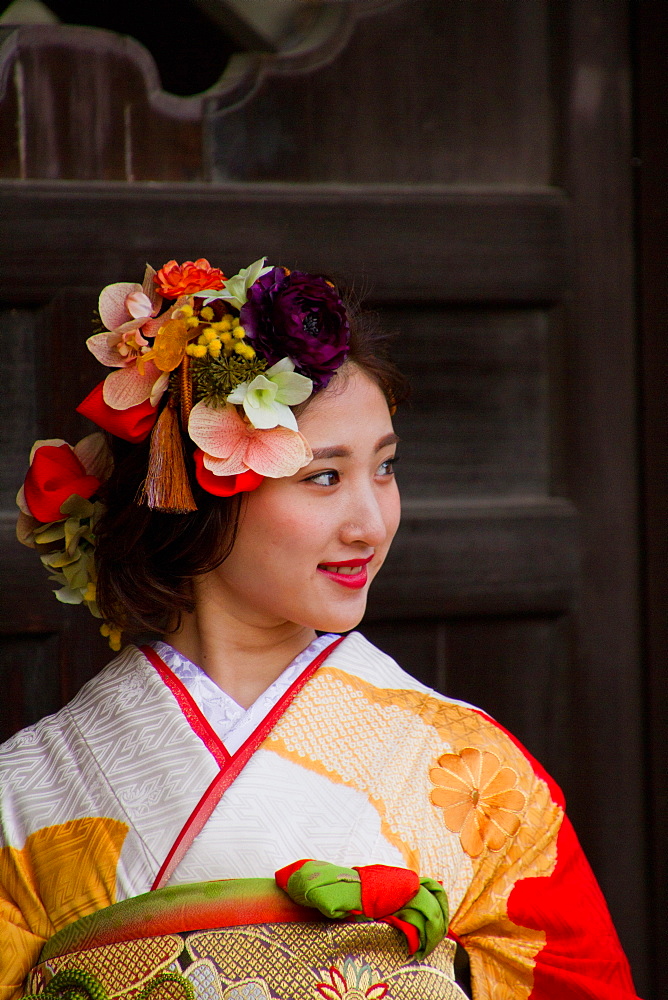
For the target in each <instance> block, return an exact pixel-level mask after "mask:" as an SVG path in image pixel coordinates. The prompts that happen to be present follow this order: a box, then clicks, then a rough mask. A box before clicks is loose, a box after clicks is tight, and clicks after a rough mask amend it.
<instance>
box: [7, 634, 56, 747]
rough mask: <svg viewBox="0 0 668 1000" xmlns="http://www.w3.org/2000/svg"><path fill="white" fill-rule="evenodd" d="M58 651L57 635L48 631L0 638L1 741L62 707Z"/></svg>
mask: <svg viewBox="0 0 668 1000" xmlns="http://www.w3.org/2000/svg"><path fill="white" fill-rule="evenodd" d="M57 653H58V639H57V637H56V636H55V635H49V634H48V633H47V634H35V633H33V634H29V635H24V634H18V635H12V636H10V637H7V636H4V637H2V638H1V640H0V690H2V698H1V699H0V706H1V707H0V742H2V741H3V740H6V739H8V737H10V736H11V735H12V734H13V733H15V732H16V730H17V729H21V728H23V726H26V725H30V724H31V723H33V722H37V720H38V719H41V718H42V716H44V715H50V714H51V713H52V712H55V711H57V710H58V709H59V708H60V705H61V692H60V688H59V683H58V673H57V671H56V670H54V669H53V666H54V660H55V659H56V657H57Z"/></svg>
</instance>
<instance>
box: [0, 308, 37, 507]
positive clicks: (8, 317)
mask: <svg viewBox="0 0 668 1000" xmlns="http://www.w3.org/2000/svg"><path fill="white" fill-rule="evenodd" d="M35 321H36V316H35V313H34V311H32V310H29V309H5V310H2V311H0V338H1V339H2V351H0V385H2V392H0V456H1V458H0V512H2V511H3V510H15V509H16V508H15V507H14V498H15V497H16V491H17V489H18V486H19V484H20V482H21V481H22V479H23V475H24V474H25V470H26V469H27V468H28V456H29V454H30V448H31V447H32V443H33V441H34V440H35V438H36V437H37V426H36V400H35V395H36V385H35V355H36V344H35Z"/></svg>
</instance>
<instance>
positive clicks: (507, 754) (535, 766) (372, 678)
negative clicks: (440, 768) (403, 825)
mask: <svg viewBox="0 0 668 1000" xmlns="http://www.w3.org/2000/svg"><path fill="white" fill-rule="evenodd" d="M325 668H326V671H327V670H329V671H333V672H336V673H339V672H340V673H341V674H342V673H345V674H347V675H348V677H349V679H350V680H349V683H350V685H351V686H352V687H355V688H356V689H357V690H359V691H360V692H361V693H363V694H364V696H365V700H367V701H368V702H369V704H376V705H378V706H379V707H380V706H387V707H390V706H391V707H392V709H393V714H395V713H396V711H400V712H402V714H409V715H410V716H412V718H413V727H412V732H413V733H414V735H415V736H416V737H417V735H418V733H419V732H422V733H423V734H424V736H425V737H427V738H428V742H429V743H430V744H431V745H432V746H438V747H440V748H441V753H443V754H450V755H453V754H454V755H458V756H461V757H462V761H461V763H460V764H458V766H459V767H460V769H463V770H464V771H467V768H468V766H469V765H470V766H476V765H479V766H482V765H483V764H485V769H490V768H491V769H494V765H495V762H496V763H498V767H503V766H507V765H510V766H511V767H512V768H513V769H514V770H515V771H516V772H518V773H523V774H524V775H525V780H529V781H531V782H533V781H535V780H538V781H539V782H540V783H541V784H544V785H546V786H547V787H548V788H549V791H550V797H551V798H552V799H553V800H554V801H555V802H558V803H560V804H563V796H562V792H561V790H560V788H559V787H558V785H557V784H556V783H555V782H554V780H553V779H552V778H551V777H550V775H549V774H548V773H547V772H546V771H545V770H544V768H543V767H542V766H541V765H540V763H539V762H538V761H537V760H536V759H535V758H534V757H533V756H532V755H531V754H530V753H529V751H528V750H527V749H526V748H525V747H524V746H523V745H522V743H521V742H520V741H519V740H518V739H517V738H516V737H515V736H514V735H513V734H512V733H510V732H508V731H507V730H506V729H505V728H504V727H503V726H502V725H501V724H500V723H498V722H497V721H496V720H495V719H493V718H492V717H491V716H490V715H488V714H487V713H486V712H485V711H484V710H483V709H481V708H478V707H476V706H475V705H471V704H469V703H468V702H464V701H459V700H457V699H455V698H449V697H447V696H446V695H443V694H441V693H440V692H438V691H435V690H433V689H432V688H430V687H428V686H427V685H426V684H422V683H421V682H420V681H418V680H416V678H414V677H412V676H411V675H410V674H409V673H407V672H406V671H405V670H403V669H402V668H401V667H400V666H399V664H398V663H397V662H396V661H395V660H393V659H392V657H391V656H388V655H387V653H384V652H383V651H382V650H380V649H378V648H377V647H376V646H374V645H373V644H372V643H370V642H369V641H368V640H367V639H365V637H364V636H363V635H361V634H360V633H359V632H351V633H350V634H349V635H348V636H346V638H345V640H344V641H343V642H342V643H341V644H340V645H339V647H338V648H337V649H336V650H334V652H333V653H332V654H331V656H330V657H329V658H328V660H327V661H326V663H325ZM428 734H431V736H428ZM472 750H474V751H476V753H475V754H474V755H473V756H472V755H471V753H470V751H472ZM474 758H475V759H474ZM446 763H447V764H450V763H453V761H452V760H451V759H450V758H449V757H448V759H447V761H444V765H445V764H446Z"/></svg>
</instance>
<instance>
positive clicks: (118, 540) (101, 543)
mask: <svg viewBox="0 0 668 1000" xmlns="http://www.w3.org/2000/svg"><path fill="white" fill-rule="evenodd" d="M346 305H347V308H348V315H349V319H350V353H349V355H348V360H347V362H346V366H347V365H350V364H354V365H356V366H357V367H358V368H360V369H361V370H362V371H363V372H364V373H365V374H366V375H368V377H369V378H370V379H372V380H373V381H374V382H375V383H376V384H377V385H378V386H379V387H380V389H381V390H382V391H383V394H384V395H385V398H386V399H387V401H388V403H389V405H390V408H393V407H395V406H396V405H398V404H399V403H401V402H403V401H404V400H405V399H406V397H407V395H408V388H407V383H406V380H405V378H404V376H403V375H402V374H401V372H400V371H399V369H398V368H397V367H396V365H395V364H394V362H393V361H392V360H391V359H390V357H389V353H388V347H389V342H390V340H391V338H390V337H389V336H388V334H387V333H386V332H385V331H384V330H383V329H382V327H381V325H380V323H379V321H378V318H377V316H376V315H375V314H374V313H369V312H362V311H361V310H360V309H359V307H358V305H357V304H356V303H354V302H353V301H352V300H350V299H347V300H346ZM334 378H337V375H335V376H334ZM312 398H313V397H310V399H309V400H307V401H306V402H305V403H302V404H301V405H300V406H299V407H295V411H296V413H297V414H299V413H300V412H303V410H304V408H305V407H307V406H308V405H309V402H310V401H311V399H312ZM183 441H184V451H185V455H186V465H187V468H188V473H189V477H190V482H191V486H192V491H193V497H194V499H195V503H196V504H197V510H196V511H194V512H193V513H189V514H172V513H165V512H162V511H156V510H151V509H149V508H148V507H146V506H142V505H139V504H137V502H136V499H137V497H138V496H139V494H140V492H141V487H142V484H143V482H144V479H145V478H146V469H147V465H148V454H149V446H150V445H149V440H146V441H144V442H142V443H141V444H139V445H132V444H128V443H126V442H125V441H121V440H120V439H119V438H116V437H112V436H111V435H109V443H110V446H111V449H112V452H113V456H114V471H113V474H112V475H111V477H110V479H109V480H108V481H107V483H105V486H104V488H103V493H102V494H101V499H102V501H103V503H104V504H105V507H106V511H105V513H104V514H103V515H102V517H101V518H100V520H99V521H98V523H97V525H96V528H95V534H96V540H97V544H96V551H95V559H96V564H97V573H98V581H97V600H98V605H99V608H100V611H101V613H102V615H103V617H104V618H105V620H106V621H108V622H110V623H112V624H113V625H115V626H117V627H118V628H120V629H122V630H123V631H124V632H128V633H130V634H138V633H143V632H158V633H166V632H168V631H170V630H172V631H175V630H176V629H177V628H178V626H179V624H180V619H181V615H182V614H183V613H184V612H191V611H193V610H194V601H193V595H192V588H191V581H192V580H193V578H194V577H196V576H200V575H202V574H204V573H208V572H210V571H211V570H213V569H215V568H216V566H219V565H220V563H221V562H223V561H224V560H225V559H226V558H227V556H228V555H229V553H230V552H231V550H232V547H233V545H234V540H235V537H236V532H237V527H238V524H239V517H240V514H241V511H242V509H243V504H244V498H245V494H239V495H237V496H233V497H229V498H226V497H216V496H212V494H210V493H207V492H206V491H205V490H203V489H202V488H201V487H200V486H199V484H198V483H197V481H196V479H195V473H194V462H193V458H192V451H193V445H192V442H191V441H190V440H189V439H188V438H187V437H186V436H184V438H183Z"/></svg>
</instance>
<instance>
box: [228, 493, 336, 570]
mask: <svg viewBox="0 0 668 1000" xmlns="http://www.w3.org/2000/svg"><path fill="white" fill-rule="evenodd" d="M282 485H283V484H281V483H280V480H279V481H277V482H276V483H270V484H268V486H269V488H268V489H267V490H266V492H265V493H264V494H263V493H261V492H260V490H258V491H257V494H252V493H251V494H250V496H249V499H248V506H247V508H246V513H245V516H244V519H243V521H242V523H241V526H240V530H239V533H238V535H237V543H238V545H239V548H240V549H243V550H244V551H245V552H246V553H248V554H250V553H253V554H254V555H255V557H256V559H257V561H258V562H264V563H267V562H269V563H271V561H272V560H279V561H280V563H281V565H284V564H285V560H286V559H288V558H289V557H290V556H292V557H293V558H294V557H295V556H296V555H297V554H298V553H300V552H304V551H308V550H309V549H312V548H315V547H316V544H317V539H318V538H319V537H320V536H321V532H322V526H321V525H319V523H318V522H319V519H318V517H317V516H315V512H314V511H312V510H310V506H309V504H304V503H303V502H302V503H299V502H298V500H297V498H296V497H295V496H294V493H293V494H292V495H289V494H288V493H287V491H285V490H284V489H281V486H282ZM260 489H262V487H260Z"/></svg>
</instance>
